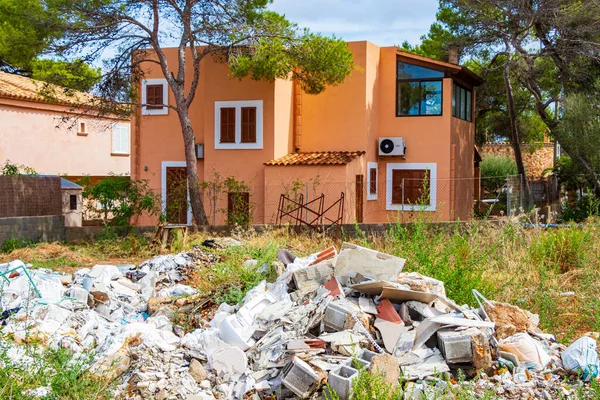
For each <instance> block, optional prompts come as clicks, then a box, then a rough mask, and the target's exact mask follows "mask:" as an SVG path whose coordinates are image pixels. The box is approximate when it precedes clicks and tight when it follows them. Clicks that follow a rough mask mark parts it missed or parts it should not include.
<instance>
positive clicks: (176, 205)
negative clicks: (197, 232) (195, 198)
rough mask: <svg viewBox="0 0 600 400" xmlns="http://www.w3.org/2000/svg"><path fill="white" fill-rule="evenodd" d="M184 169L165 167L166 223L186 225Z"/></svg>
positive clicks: (186, 204) (186, 203)
mask: <svg viewBox="0 0 600 400" xmlns="http://www.w3.org/2000/svg"><path fill="white" fill-rule="evenodd" d="M186 172H187V171H186V168H185V167H167V202H166V203H167V204H166V214H167V223H169V224H173V225H185V224H187V222H188V220H187V216H188V195H187V177H186V175H187V174H186Z"/></svg>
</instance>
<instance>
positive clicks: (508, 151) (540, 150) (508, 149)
mask: <svg viewBox="0 0 600 400" xmlns="http://www.w3.org/2000/svg"><path fill="white" fill-rule="evenodd" d="M478 150H479V153H480V154H481V157H482V158H483V159H484V160H485V157H486V156H489V155H501V156H508V157H510V158H514V157H515V155H514V154H515V153H514V151H513V149H512V146H511V145H510V144H507V143H486V144H484V145H483V146H481V147H479V149H478ZM532 150H533V152H532ZM521 151H522V153H523V162H524V163H525V170H526V171H527V176H529V177H533V178H540V177H541V176H542V172H543V171H544V170H545V169H548V168H552V167H553V165H554V144H553V143H543V144H542V147H539V144H536V145H532V146H530V145H523V147H522V148H521Z"/></svg>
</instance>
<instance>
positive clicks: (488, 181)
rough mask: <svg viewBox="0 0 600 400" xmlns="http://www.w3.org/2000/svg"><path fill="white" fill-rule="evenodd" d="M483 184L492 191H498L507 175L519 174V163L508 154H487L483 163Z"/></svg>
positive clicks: (481, 166)
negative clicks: (507, 155)
mask: <svg viewBox="0 0 600 400" xmlns="http://www.w3.org/2000/svg"><path fill="white" fill-rule="evenodd" d="M479 166H480V168H481V186H482V187H483V188H484V189H485V190H487V191H488V192H490V193H495V192H497V191H498V190H499V189H500V188H501V187H502V185H504V182H505V181H506V176H507V175H517V173H518V171H517V163H516V162H515V160H513V159H512V158H510V157H506V156H487V157H486V158H484V159H483V161H482V162H481V164H479Z"/></svg>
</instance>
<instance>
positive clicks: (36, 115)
mask: <svg viewBox="0 0 600 400" xmlns="http://www.w3.org/2000/svg"><path fill="white" fill-rule="evenodd" d="M69 111H70V110H69V108H67V107H63V106H57V105H50V104H45V103H35V102H30V101H20V100H12V99H5V98H0V143H2V145H1V146H0V162H4V161H5V160H10V161H11V162H12V163H16V164H23V165H26V166H28V167H32V168H34V169H35V170H36V171H37V172H38V173H40V174H52V175H67V176H72V175H92V176H106V175H108V174H109V173H111V172H112V173H114V174H129V168H130V161H129V156H111V151H112V124H113V123H114V122H115V121H114V120H110V119H99V118H94V117H91V116H90V117H81V118H80V119H79V120H78V121H75V120H74V119H73V118H70V119H69V120H67V121H62V119H63V118H64V117H68V116H69V115H72V114H69ZM79 121H82V122H83V121H85V122H86V123H87V129H88V132H89V133H88V135H87V136H80V135H78V134H77V126H74V123H75V122H79ZM122 123H124V124H129V122H128V121H127V122H122Z"/></svg>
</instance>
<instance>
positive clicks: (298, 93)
mask: <svg viewBox="0 0 600 400" xmlns="http://www.w3.org/2000/svg"><path fill="white" fill-rule="evenodd" d="M293 84H294V88H293V96H294V101H293V103H294V149H293V150H294V152H299V151H300V149H301V148H302V88H300V83H298V80H297V79H293Z"/></svg>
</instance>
